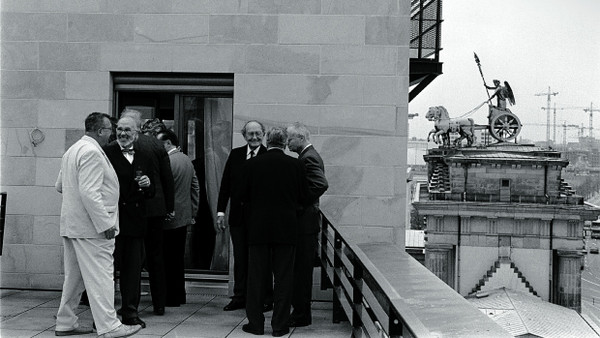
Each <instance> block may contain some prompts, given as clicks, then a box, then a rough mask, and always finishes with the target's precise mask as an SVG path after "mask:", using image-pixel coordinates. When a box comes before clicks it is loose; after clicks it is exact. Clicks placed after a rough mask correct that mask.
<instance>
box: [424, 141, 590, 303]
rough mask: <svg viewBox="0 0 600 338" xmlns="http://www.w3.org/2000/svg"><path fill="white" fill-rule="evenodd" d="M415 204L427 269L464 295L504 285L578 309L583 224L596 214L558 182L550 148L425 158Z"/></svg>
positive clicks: (503, 146) (496, 148)
mask: <svg viewBox="0 0 600 338" xmlns="http://www.w3.org/2000/svg"><path fill="white" fill-rule="evenodd" d="M424 158H425V161H426V162H427V165H428V181H427V186H424V187H423V188H422V189H421V191H420V192H419V193H420V196H419V197H418V201H416V202H415V203H414V206H415V208H416V209H417V211H418V212H419V215H420V216H422V217H426V219H427V221H426V224H427V225H426V241H425V264H426V266H427V267H428V268H429V269H430V270H431V271H432V272H434V273H435V274H436V275H437V276H438V277H440V278H441V279H442V280H444V281H445V282H446V283H447V284H448V285H450V286H451V287H453V288H454V289H455V290H456V291H458V292H459V293H460V294H461V295H463V296H468V295H470V294H474V293H476V292H479V291H482V290H493V289H497V288H499V287H507V288H510V289H513V290H517V291H523V292H528V293H531V294H533V295H537V296H539V297H540V298H541V299H543V300H546V301H549V302H552V303H555V304H559V305H562V306H565V307H568V308H571V309H574V310H576V311H580V310H581V270H582V268H583V254H582V251H583V250H584V243H583V226H584V223H585V221H591V220H596V219H597V218H598V215H600V209H598V208H594V207H591V206H588V205H584V203H583V198H582V197H581V196H577V195H575V194H574V191H573V189H572V188H571V187H570V186H569V185H568V184H567V183H566V182H564V181H563V179H562V177H561V174H562V170H563V168H565V167H566V166H567V165H568V161H567V160H565V159H564V158H561V154H560V153H559V152H557V151H554V150H549V149H544V148H540V147H536V146H533V145H518V144H513V143H500V144H496V145H489V146H480V147H470V148H462V149H460V148H459V149H449V148H436V149H430V150H429V151H428V154H427V155H425V157H424Z"/></svg>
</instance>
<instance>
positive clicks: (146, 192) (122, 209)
mask: <svg viewBox="0 0 600 338" xmlns="http://www.w3.org/2000/svg"><path fill="white" fill-rule="evenodd" d="M133 149H134V151H135V154H134V156H133V163H129V161H127V159H126V158H125V156H123V153H122V152H121V147H119V144H118V143H117V142H112V143H110V144H108V145H106V146H104V152H105V153H106V156H107V157H108V159H109V160H110V163H111V164H112V166H113V168H114V169H115V172H116V173H117V177H118V178H119V227H120V231H119V235H120V236H133V237H143V236H144V235H145V234H146V211H145V205H146V200H147V199H149V198H151V197H152V196H154V194H155V189H154V186H155V183H154V182H152V178H153V177H155V175H157V174H156V173H155V172H154V171H153V166H152V159H151V156H149V155H148V154H147V153H145V152H144V151H143V150H142V149H136V148H135V144H134V146H133ZM136 170H141V171H142V172H143V173H144V174H145V175H147V176H148V177H149V178H150V187H148V188H145V189H142V191H140V190H139V186H138V184H137V182H136V181H135V180H134V178H135V171H136Z"/></svg>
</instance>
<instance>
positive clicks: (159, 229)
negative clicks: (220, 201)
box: [121, 108, 186, 316]
mask: <svg viewBox="0 0 600 338" xmlns="http://www.w3.org/2000/svg"><path fill="white" fill-rule="evenodd" d="M121 117H122V118H123V117H130V118H132V119H133V120H134V121H135V124H136V127H137V129H138V130H140V129H141V126H142V118H141V113H140V112H139V111H137V110H134V109H130V108H126V109H125V110H123V112H122V113H121ZM134 146H135V147H137V148H139V149H140V150H141V151H142V152H144V153H146V154H149V155H150V161H151V166H152V168H153V172H154V173H156V176H155V177H151V179H152V182H153V184H154V185H155V189H156V194H155V195H154V197H153V198H151V199H150V200H148V201H147V202H146V209H145V215H146V217H147V232H146V235H145V236H144V249H145V253H146V267H147V268H148V279H149V282H150V294H151V295H152V305H153V308H154V314H156V315H159V316H162V315H163V314H164V313H165V305H166V306H179V304H185V302H186V299H185V294H183V295H181V298H180V299H179V300H178V301H177V302H176V303H172V304H166V279H165V278H166V277H165V267H164V259H163V221H164V220H165V218H168V219H171V220H172V219H173V218H174V217H175V211H174V210H175V182H174V180H173V174H172V172H171V162H170V161H169V155H168V154H167V152H166V151H165V149H164V146H163V145H162V142H160V141H158V140H157V139H156V138H155V137H152V136H148V135H145V134H143V133H139V134H138V137H137V139H136V141H135V145H134Z"/></svg>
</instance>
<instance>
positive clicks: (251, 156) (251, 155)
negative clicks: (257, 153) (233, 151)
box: [250, 150, 254, 158]
mask: <svg viewBox="0 0 600 338" xmlns="http://www.w3.org/2000/svg"><path fill="white" fill-rule="evenodd" d="M253 157H254V150H250V158H253Z"/></svg>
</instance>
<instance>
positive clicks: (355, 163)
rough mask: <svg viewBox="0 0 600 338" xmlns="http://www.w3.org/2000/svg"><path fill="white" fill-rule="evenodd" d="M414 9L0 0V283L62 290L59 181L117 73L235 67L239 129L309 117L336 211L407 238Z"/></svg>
mask: <svg viewBox="0 0 600 338" xmlns="http://www.w3.org/2000/svg"><path fill="white" fill-rule="evenodd" d="M409 12H410V7H409V2H408V1H398V0H375V1H369V2H365V1H362V0H308V1H292V0H284V1H259V0H241V1H240V0H202V1H197V0H176V1H158V0H153V1H142V0H128V1H113V0H109V1H80V0H64V1H59V2H58V1H39V0H5V1H2V39H1V40H2V42H1V49H2V86H1V90H2V99H1V110H2V121H1V122H2V126H1V127H2V130H1V142H2V143H1V152H2V182H1V185H2V186H1V189H2V190H3V191H7V192H8V208H7V214H8V216H7V221H6V237H5V240H4V243H5V246H4V252H3V254H2V258H1V263H2V282H1V285H0V286H2V287H26V288H60V286H61V283H62V275H61V273H62V263H61V262H62V246H61V241H60V238H59V236H58V215H59V211H60V203H61V199H60V195H59V194H57V193H56V192H55V190H54V187H53V185H54V181H55V179H56V175H57V173H58V168H59V163H60V157H61V156H62V154H63V153H64V151H65V150H66V148H67V147H68V146H69V145H71V144H72V143H73V142H74V141H75V140H77V139H78V138H79V137H80V136H81V135H82V133H83V131H82V129H83V120H84V118H85V116H86V115H87V114H88V113H90V112H91V111H104V112H109V113H114V112H113V111H112V104H113V98H112V84H111V72H122V71H128V72H175V73H176V72H190V73H233V74H234V123H235V125H234V130H239V129H240V128H241V125H242V124H243V123H244V122H245V121H247V120H248V119H258V120H261V121H264V122H266V124H267V125H281V124H287V123H290V122H294V121H302V122H304V123H306V124H307V125H308V126H309V127H310V128H311V131H312V133H313V137H312V139H311V141H312V142H313V143H314V145H315V147H316V148H317V150H319V151H320V152H321V155H322V157H323V158H324V161H325V164H326V172H327V177H328V179H329V183H330V188H329V191H328V192H327V194H326V196H325V197H324V198H322V203H321V204H322V208H323V210H324V212H325V213H326V214H327V216H328V217H329V218H330V220H331V221H332V222H333V223H335V224H336V225H339V226H343V228H344V229H345V230H346V231H347V234H348V236H350V237H352V238H354V239H356V240H358V241H362V242H378V241H384V242H392V243H397V244H398V245H400V246H403V245H404V224H403V223H404V219H405V217H404V214H405V208H406V190H405V189H406V188H405V186H406V142H407V112H408V82H409V81H408V78H409V76H408V75H409V69H408V65H409V59H408V55H409V47H408V41H409V36H410V34H409V33H410V32H409V30H410V28H409V27H410V26H409ZM36 127H38V128H39V129H40V130H41V131H42V132H43V133H44V135H45V140H44V142H43V143H41V144H39V145H38V146H36V147H34V146H32V144H31V142H30V140H29V133H30V132H31V130H33V128H36ZM233 138H234V144H236V143H238V144H239V143H240V142H241V141H240V140H241V138H240V135H239V134H234V135H233Z"/></svg>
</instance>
